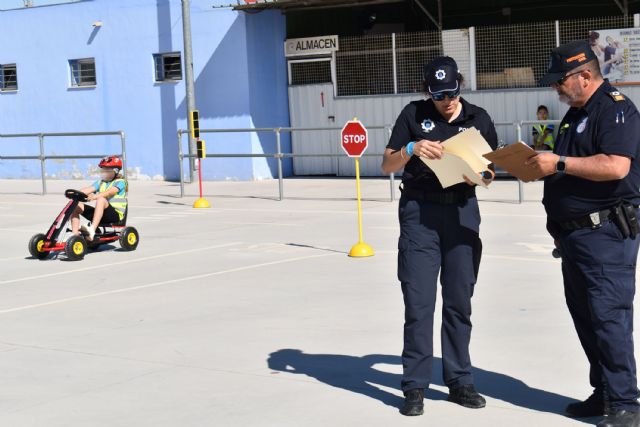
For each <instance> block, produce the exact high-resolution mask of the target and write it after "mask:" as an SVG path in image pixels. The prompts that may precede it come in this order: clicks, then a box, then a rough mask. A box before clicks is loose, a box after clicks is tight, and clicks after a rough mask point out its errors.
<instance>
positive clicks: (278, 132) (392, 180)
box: [178, 120, 561, 203]
mask: <svg viewBox="0 0 640 427" xmlns="http://www.w3.org/2000/svg"><path fill="white" fill-rule="evenodd" d="M560 122H561V121H560V120H521V121H518V122H495V123H494V125H495V126H513V127H515V129H516V141H522V140H523V139H522V127H523V126H527V125H534V124H560ZM367 129H369V130H380V129H382V130H386V131H387V133H388V136H389V137H390V136H391V131H392V129H393V126H391V125H383V126H367ZM340 130H342V128H341V127H314V128H292V127H279V128H237V129H201V130H200V133H254V132H274V133H275V136H276V152H275V153H264V154H234V153H228V154H207V156H206V157H207V158H273V159H277V161H278V193H279V197H278V200H280V201H282V200H283V199H284V176H283V172H282V159H285V158H291V159H292V158H302V157H333V158H335V157H338V158H340V157H344V156H345V155H344V154H342V153H320V154H294V153H283V152H282V146H281V133H282V132H311V131H340ZM187 133H188V132H187V131H186V130H184V129H179V130H178V160H179V164H180V197H184V193H185V191H184V184H185V179H184V165H183V161H184V159H195V158H196V157H197V156H196V155H195V154H184V152H183V150H182V135H183V134H187ZM363 157H382V153H365V154H364V155H363ZM517 181H518V203H522V202H523V201H524V185H523V182H522V181H520V180H517ZM389 187H390V197H389V199H390V200H391V201H394V200H395V190H396V189H395V174H393V173H392V174H390V175H389Z"/></svg>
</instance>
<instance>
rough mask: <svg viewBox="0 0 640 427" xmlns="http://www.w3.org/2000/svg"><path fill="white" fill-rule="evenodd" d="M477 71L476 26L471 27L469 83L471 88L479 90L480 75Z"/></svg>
mask: <svg viewBox="0 0 640 427" xmlns="http://www.w3.org/2000/svg"><path fill="white" fill-rule="evenodd" d="M476 71H477V70H476V27H469V74H470V80H469V83H470V85H471V90H478V75H477V73H476Z"/></svg>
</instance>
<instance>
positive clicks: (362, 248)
mask: <svg viewBox="0 0 640 427" xmlns="http://www.w3.org/2000/svg"><path fill="white" fill-rule="evenodd" d="M355 160H356V191H357V193H358V243H356V244H355V245H353V247H352V248H351V250H350V251H349V256H350V257H354V258H358V257H368V256H373V255H374V252H373V248H372V247H371V246H369V245H368V244H366V243H365V242H363V241H362V202H361V196H360V159H359V158H358V157H356V158H355Z"/></svg>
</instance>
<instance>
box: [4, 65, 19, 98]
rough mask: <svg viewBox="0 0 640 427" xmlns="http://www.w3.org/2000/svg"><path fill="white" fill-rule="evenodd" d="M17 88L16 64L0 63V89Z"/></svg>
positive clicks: (8, 90) (14, 89)
mask: <svg viewBox="0 0 640 427" xmlns="http://www.w3.org/2000/svg"><path fill="white" fill-rule="evenodd" d="M16 90H18V72H17V69H16V64H4V65H0V91H2V92H10V91H16Z"/></svg>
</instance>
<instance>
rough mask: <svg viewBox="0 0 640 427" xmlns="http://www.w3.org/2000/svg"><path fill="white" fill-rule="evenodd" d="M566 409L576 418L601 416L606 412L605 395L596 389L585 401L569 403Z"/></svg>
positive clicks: (568, 413)
mask: <svg viewBox="0 0 640 427" xmlns="http://www.w3.org/2000/svg"><path fill="white" fill-rule="evenodd" d="M565 411H566V412H567V415H569V416H570V417H574V418H587V417H601V416H603V415H605V414H606V405H605V400H604V395H603V393H602V392H599V391H594V392H593V394H592V395H591V396H589V398H587V400H585V401H584V402H576V403H570V404H569V405H567V408H566V409H565Z"/></svg>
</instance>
